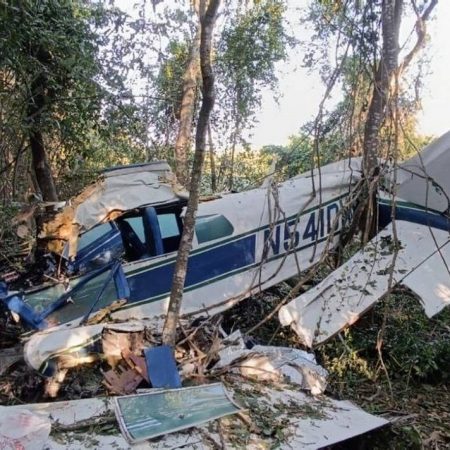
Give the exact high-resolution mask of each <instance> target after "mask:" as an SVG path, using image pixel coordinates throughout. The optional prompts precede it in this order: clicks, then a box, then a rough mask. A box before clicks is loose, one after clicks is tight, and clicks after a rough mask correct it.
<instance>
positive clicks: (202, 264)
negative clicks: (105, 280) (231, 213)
mask: <svg viewBox="0 0 450 450" xmlns="http://www.w3.org/2000/svg"><path fill="white" fill-rule="evenodd" d="M255 247H256V234H251V235H248V236H245V237H243V238H242V239H239V240H236V241H232V242H229V243H227V244H225V245H220V246H218V247H213V248H211V249H209V250H208V251H205V252H201V253H197V254H194V255H191V256H190V257H189V262H188V270H187V274H186V283H185V288H188V287H190V286H194V285H196V284H199V283H202V282H205V281H208V280H211V281H214V278H217V277H220V276H222V275H224V274H226V273H228V272H231V271H234V270H236V269H241V268H244V267H246V266H249V265H252V264H254V263H255ZM174 268H175V261H172V262H170V263H168V264H165V265H162V266H157V267H155V268H153V269H152V268H151V267H149V269H148V270H146V271H143V272H140V273H137V274H133V275H131V276H129V277H128V279H127V281H128V285H129V287H130V291H131V296H130V299H129V302H128V303H129V304H130V303H136V302H139V301H141V300H145V299H150V298H155V297H160V296H162V295H164V294H166V295H168V294H169V292H170V288H171V286H172V278H173V271H174Z"/></svg>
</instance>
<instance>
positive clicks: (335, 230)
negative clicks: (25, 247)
mask: <svg viewBox="0 0 450 450" xmlns="http://www.w3.org/2000/svg"><path fill="white" fill-rule="evenodd" d="M449 155H450V132H449V133H447V134H445V135H444V136H442V137H441V138H439V139H437V140H436V141H434V142H433V143H432V144H430V145H429V146H428V147H426V148H425V149H424V150H423V151H422V152H421V153H420V154H418V155H417V156H415V157H413V158H411V159H410V160H408V161H406V162H404V163H402V164H400V165H399V167H396V168H395V169H394V168H392V169H389V168H387V169H386V175H385V177H384V187H383V189H382V190H380V192H378V222H379V228H380V229H381V232H380V233H379V234H378V235H377V236H376V237H375V238H374V239H373V240H372V241H371V242H370V243H369V244H368V245H367V246H366V247H365V248H364V249H363V250H361V252H359V253H357V254H356V255H354V256H353V258H351V259H350V260H349V261H348V262H347V263H345V264H344V265H343V266H341V267H340V268H338V269H337V271H335V272H333V273H332V274H331V275H330V276H329V277H327V278H326V279H325V280H324V281H323V282H322V283H320V284H319V285H318V286H316V287H315V288H313V289H311V290H310V291H308V292H306V293H305V294H303V295H301V296H300V297H298V298H296V299H294V300H292V301H291V303H289V304H287V305H285V306H284V307H283V308H282V309H281V310H280V320H281V323H282V324H283V325H290V326H291V327H292V328H293V329H294V330H295V331H296V332H297V333H298V334H299V335H300V337H302V339H303V341H304V343H305V344H306V345H308V346H313V345H315V344H318V343H321V342H323V341H325V340H326V339H328V338H329V337H330V336H332V335H334V334H335V333H337V332H338V331H339V330H341V329H342V328H343V327H345V326H347V325H349V324H351V323H353V322H354V321H356V320H357V318H358V317H360V315H361V314H363V313H364V311H366V310H367V309H368V308H369V307H370V306H371V305H372V304H373V303H374V302H375V301H377V300H378V299H379V298H381V297H382V296H383V295H384V294H385V293H386V292H387V291H388V290H389V289H390V288H391V287H392V286H393V285H395V284H396V283H403V284H405V285H406V286H408V287H409V288H410V289H411V290H412V291H414V292H416V293H417V294H418V295H419V296H420V298H421V299H422V301H423V304H424V306H425V311H426V312H427V314H429V315H434V314H436V313H437V312H439V311H440V310H441V309H442V308H443V307H444V306H446V305H448V304H449V303H450V277H449V271H448V264H450V247H449V245H448V243H449V236H448V231H449V229H450V223H449V220H450V216H449V211H450V210H449V204H450V203H449V196H450V181H449V178H448V175H447V173H446V172H447V167H448V166H449V164H448V162H449V161H448V160H449V158H450V156H449ZM362 183H363V180H362V175H361V160H360V159H358V158H354V159H349V160H344V161H339V162H336V163H332V164H329V165H327V166H323V167H321V168H320V169H316V170H314V171H312V172H311V173H307V174H302V175H299V176H297V177H295V178H292V179H290V180H288V181H286V182H284V183H280V184H276V183H273V182H268V183H266V186H264V187H261V188H258V189H253V190H248V191H245V192H241V193H230V194H225V195H222V196H220V197H219V198H216V199H213V200H210V201H204V202H202V203H201V204H200V205H199V209H198V214H197V221H196V228H195V237H194V242H193V248H192V251H191V254H190V257H189V264H188V273H187V278H186V285H185V290H184V298H183V304H182V314H183V315H192V314H201V313H204V312H206V311H207V312H208V313H216V312H219V311H221V310H224V309H226V308H229V307H230V306H232V305H233V304H235V303H236V302H238V301H240V300H241V299H243V298H245V297H248V296H250V295H251V294H252V293H255V292H258V291H260V290H264V289H266V288H268V287H270V286H272V285H275V284H276V283H279V282H281V281H283V280H285V279H287V278H290V277H292V276H295V275H297V274H299V273H300V272H302V271H304V270H306V269H307V268H309V267H311V266H312V265H314V264H316V263H317V262H319V261H320V260H321V259H322V258H323V255H325V254H326V253H327V251H328V250H330V249H332V248H334V247H335V246H336V244H337V243H338V241H339V237H340V234H341V232H342V231H343V230H344V228H345V226H346V224H347V223H348V221H349V219H350V218H351V216H352V212H353V208H354V206H355V199H356V198H357V193H358V188H359V187H360V186H361V184H362ZM186 199H187V194H186V193H185V192H184V191H183V190H182V188H181V187H180V186H178V185H177V184H176V180H175V179H174V177H173V175H172V173H171V172H170V168H169V166H168V165H167V164H166V163H164V162H157V163H149V164H141V165H135V166H128V167H119V168H114V169H110V170H108V171H105V172H104V173H103V174H102V176H101V178H100V180H99V181H98V182H97V183H94V184H93V185H91V186H88V187H87V188H86V189H85V190H84V191H83V192H82V193H81V194H80V195H78V196H77V197H76V198H75V199H73V200H72V202H70V203H69V204H68V205H67V206H66V207H65V208H64V209H63V210H62V211H61V212H59V213H58V214H57V215H56V217H55V218H54V219H53V220H52V221H49V222H48V223H46V224H45V226H44V228H43V230H42V233H41V237H42V238H45V239H46V240H47V247H48V249H49V250H51V251H53V252H54V253H57V254H59V255H60V257H61V261H63V262H64V263H65V267H66V273H67V274H75V275H76V276H75V277H72V278H71V279H70V280H69V281H67V282H65V283H57V284H53V285H50V286H43V287H40V288H38V289H35V290H31V291H28V292H25V293H19V292H8V290H7V287H6V285H5V284H2V286H1V287H0V290H1V292H0V298H1V301H2V303H3V304H4V305H5V306H6V307H7V308H8V309H9V310H10V311H11V312H12V313H14V314H16V315H18V316H19V317H20V318H21V319H22V321H23V322H24V324H25V325H27V326H28V327H31V328H33V329H37V330H43V329H47V328H52V329H55V328H56V329H61V328H63V329H64V330H67V327H70V328H73V327H78V326H80V325H84V324H86V323H87V322H88V320H89V318H90V317H91V316H92V315H93V314H95V313H96V312H98V311H100V310H102V309H104V308H107V307H109V306H110V305H111V304H113V303H114V302H116V301H118V300H120V301H122V302H121V303H120V306H121V307H120V308H119V309H117V310H114V311H113V312H112V313H111V315H112V317H113V318H115V319H121V320H128V319H130V318H152V317H160V316H163V315H164V314H165V312H166V308H167V305H168V299H169V294H170V287H171V282H172V276H173V270H174V265H175V259H176V255H177V249H178V245H179V242H180V237H181V233H182V228H183V211H184V207H185V205H186V201H187V200H186Z"/></svg>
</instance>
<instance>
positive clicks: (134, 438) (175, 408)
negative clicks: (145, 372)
mask: <svg viewBox="0 0 450 450" xmlns="http://www.w3.org/2000/svg"><path fill="white" fill-rule="evenodd" d="M114 402H115V410H116V417H117V421H118V422H119V425H120V429H121V430H122V433H123V434H124V436H125V437H126V438H127V440H128V441H129V442H131V443H133V442H140V441H144V440H147V439H152V438H155V437H157V436H161V435H165V434H168V433H172V432H174V431H180V430H184V429H186V428H191V427H195V426H197V425H200V424H202V423H205V422H208V421H210V420H215V419H218V418H219V417H223V416H227V415H230V414H235V413H238V412H239V411H240V408H239V407H238V406H236V405H235V404H234V403H233V402H232V401H231V400H230V397H229V394H228V393H227V392H226V390H225V388H224V387H223V385H222V383H214V384H209V385H205V386H192V387H187V388H181V389H170V390H164V391H158V392H149V393H146V394H139V395H129V396H126V397H116V398H115V399H114Z"/></svg>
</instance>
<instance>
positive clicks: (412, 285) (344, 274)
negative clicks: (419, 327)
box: [279, 221, 450, 347]
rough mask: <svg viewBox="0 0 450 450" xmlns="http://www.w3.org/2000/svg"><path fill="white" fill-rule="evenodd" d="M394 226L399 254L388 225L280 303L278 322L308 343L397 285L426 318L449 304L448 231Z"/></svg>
mask: <svg viewBox="0 0 450 450" xmlns="http://www.w3.org/2000/svg"><path fill="white" fill-rule="evenodd" d="M395 228H396V236H397V239H398V241H399V247H400V248H399V250H398V252H395V251H394V248H395V243H394V232H393V225H392V224H390V225H389V226H388V227H387V228H385V229H384V230H383V231H382V232H380V233H379V234H378V235H377V236H376V237H375V238H374V239H373V240H372V241H370V242H369V244H367V245H366V246H365V248H364V249H363V250H361V251H359V252H357V253H356V254H355V255H354V256H353V257H352V258H350V259H349V260H348V261H347V262H346V263H345V264H343V265H342V266H340V267H339V268H338V269H337V270H335V271H334V272H332V273H331V274H330V275H329V276H328V277H326V278H325V279H324V280H323V281H322V282H321V283H319V284H318V285H317V286H315V287H313V288H312V289H310V290H309V291H307V292H306V293H304V294H302V295H300V296H299V297H297V298H295V299H294V300H292V301H291V302H290V303H288V304H287V305H285V306H283V307H282V308H281V309H280V312H279V319H280V322H281V324H282V325H284V326H287V325H290V326H291V327H292V329H293V330H294V331H295V332H296V333H297V334H298V335H299V336H300V338H301V339H302V341H303V343H304V344H305V345H307V346H308V347H313V346H314V345H317V344H321V343H323V342H325V341H326V340H327V339H329V338H330V337H332V336H333V335H335V334H336V333H338V332H339V331H340V330H342V329H343V328H345V327H347V326H349V325H352V324H353V323H354V322H356V321H357V320H358V319H359V317H360V316H361V315H362V314H364V313H365V312H366V311H367V310H368V309H369V308H371V307H372V306H373V305H374V303H376V302H377V301H378V300H379V299H380V298H382V297H383V296H384V295H385V294H386V293H387V292H388V290H389V287H390V284H391V285H392V286H394V285H395V284H397V283H401V284H403V285H405V286H407V287H408V288H409V289H411V290H412V291H413V292H415V293H416V294H417V295H418V296H419V297H420V299H421V302H422V305H423V307H424V310H425V313H426V314H427V315H428V316H429V317H432V316H433V315H435V314H437V313H438V312H439V311H441V310H442V309H443V308H444V307H445V306H447V305H449V304H450V273H449V265H450V246H449V233H448V232H447V231H443V230H438V229H435V228H430V227H428V226H426V225H419V224H414V223H410V222H405V221H396V222H395ZM392 268H393V269H392ZM391 269H392V271H391ZM391 272H392V275H391ZM391 276H392V280H391V281H390V278H391Z"/></svg>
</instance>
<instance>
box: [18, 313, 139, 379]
mask: <svg viewBox="0 0 450 450" xmlns="http://www.w3.org/2000/svg"><path fill="white" fill-rule="evenodd" d="M105 328H106V329H109V328H111V329H112V330H114V331H116V332H117V331H119V330H120V331H122V332H124V333H127V332H129V333H141V332H143V331H144V328H145V325H144V324H143V323H142V322H138V321H129V322H127V323H112V324H104V323H103V324H97V325H88V326H83V327H77V328H70V329H67V328H66V329H64V328H63V329H56V330H48V331H42V332H38V333H34V334H33V335H32V336H31V338H30V339H29V340H28V341H27V342H26V344H25V347H24V358H25V362H26V363H27V364H28V365H29V366H30V367H32V368H33V369H35V370H37V371H39V372H40V373H42V374H43V375H46V376H51V375H53V374H54V373H55V370H56V368H57V366H58V364H59V361H60V360H61V358H63V359H64V360H65V361H66V362H69V361H70V360H72V361H73V363H74V364H75V362H78V364H81V363H83V362H92V361H93V360H95V358H97V356H98V354H99V353H102V345H101V344H102V342H101V341H102V331H103V329H105ZM72 367H73V366H72Z"/></svg>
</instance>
